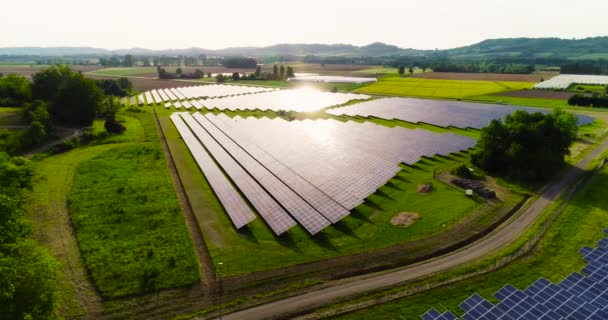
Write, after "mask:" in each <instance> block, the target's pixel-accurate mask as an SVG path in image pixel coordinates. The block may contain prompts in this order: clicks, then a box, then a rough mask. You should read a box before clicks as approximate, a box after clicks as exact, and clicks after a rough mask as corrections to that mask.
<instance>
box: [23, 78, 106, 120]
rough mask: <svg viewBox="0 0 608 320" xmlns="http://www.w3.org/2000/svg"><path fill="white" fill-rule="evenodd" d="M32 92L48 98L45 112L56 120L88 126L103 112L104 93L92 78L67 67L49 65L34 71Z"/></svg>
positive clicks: (44, 98)
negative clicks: (47, 109)
mask: <svg viewBox="0 0 608 320" xmlns="http://www.w3.org/2000/svg"><path fill="white" fill-rule="evenodd" d="M32 94H33V96H34V98H36V99H41V100H46V101H49V112H50V114H51V117H52V119H53V122H54V123H57V124H63V125H69V126H88V125H91V124H92V123H93V120H94V119H95V116H96V115H98V114H101V113H102V112H103V108H102V107H103V104H102V102H103V99H104V94H103V92H102V90H101V89H100V88H99V87H98V86H97V84H96V82H95V80H93V79H88V78H85V77H84V76H83V75H82V74H81V73H78V72H73V71H72V70H71V69H70V68H69V67H65V66H56V67H50V68H48V69H45V70H43V71H41V72H39V73H37V74H35V75H34V76H33V84H32Z"/></svg>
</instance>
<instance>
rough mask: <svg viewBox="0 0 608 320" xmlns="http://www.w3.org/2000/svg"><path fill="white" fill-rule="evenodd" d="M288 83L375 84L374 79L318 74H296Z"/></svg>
mask: <svg viewBox="0 0 608 320" xmlns="http://www.w3.org/2000/svg"><path fill="white" fill-rule="evenodd" d="M288 81H310V82H325V83H369V82H376V81H378V80H376V78H364V77H342V76H322V75H318V74H303V75H302V74H296V75H295V77H293V78H289V79H288Z"/></svg>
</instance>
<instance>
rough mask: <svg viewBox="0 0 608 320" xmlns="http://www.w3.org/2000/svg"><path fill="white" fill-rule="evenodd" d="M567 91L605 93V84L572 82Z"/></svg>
mask: <svg viewBox="0 0 608 320" xmlns="http://www.w3.org/2000/svg"><path fill="white" fill-rule="evenodd" d="M567 91H572V92H578V93H583V92H587V91H591V92H598V93H605V92H606V86H602V85H591V84H573V85H571V86H570V87H569V88H568V89H567Z"/></svg>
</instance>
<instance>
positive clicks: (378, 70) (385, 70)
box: [353, 67, 422, 74]
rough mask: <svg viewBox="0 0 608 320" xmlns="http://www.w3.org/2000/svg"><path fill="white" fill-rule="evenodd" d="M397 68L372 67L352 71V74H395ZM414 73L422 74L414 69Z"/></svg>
mask: <svg viewBox="0 0 608 320" xmlns="http://www.w3.org/2000/svg"><path fill="white" fill-rule="evenodd" d="M398 71H399V70H398V69H397V68H385V67H374V68H368V69H361V70H356V71H353V73H354V74H397V73H398ZM414 72H415V73H416V72H422V70H421V69H418V68H416V69H414Z"/></svg>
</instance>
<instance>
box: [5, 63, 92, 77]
mask: <svg viewBox="0 0 608 320" xmlns="http://www.w3.org/2000/svg"><path fill="white" fill-rule="evenodd" d="M48 67H49V66H47V65H0V73H3V74H17V75H21V76H24V77H28V78H29V77H31V76H32V75H33V74H34V73H38V72H40V71H41V70H43V69H46V68H48ZM70 67H71V68H72V70H74V71H82V72H90V71H94V70H97V69H100V68H101V67H99V66H70Z"/></svg>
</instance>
